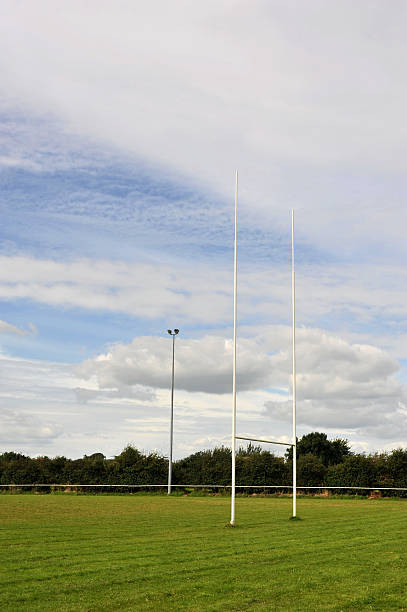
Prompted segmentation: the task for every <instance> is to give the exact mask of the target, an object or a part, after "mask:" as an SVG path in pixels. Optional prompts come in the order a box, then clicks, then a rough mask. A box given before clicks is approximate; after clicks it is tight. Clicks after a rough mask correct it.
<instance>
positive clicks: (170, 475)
mask: <svg viewBox="0 0 407 612" xmlns="http://www.w3.org/2000/svg"><path fill="white" fill-rule="evenodd" d="M168 333H169V334H170V336H172V370H171V418H170V453H169V456H168V491H167V493H168V495H170V494H171V481H172V446H173V437H174V366H175V336H176V335H177V334H178V333H179V329H174V331H172V330H171V329H169V330H168Z"/></svg>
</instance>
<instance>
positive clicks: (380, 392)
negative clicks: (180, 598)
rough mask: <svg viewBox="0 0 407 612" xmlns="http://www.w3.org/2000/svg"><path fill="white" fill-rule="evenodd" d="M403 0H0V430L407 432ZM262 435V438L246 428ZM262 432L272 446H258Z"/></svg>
mask: <svg viewBox="0 0 407 612" xmlns="http://www.w3.org/2000/svg"><path fill="white" fill-rule="evenodd" d="M406 19H407V6H406V4H405V2H403V1H401V0H394V1H393V2H392V3H391V6H389V4H388V2H385V0H361V1H360V2H358V3H354V2H351V1H350V0H341V2H338V1H336V0H330V1H329V2H326V0H309V1H308V2H306V3H304V2H302V1H299V0H267V1H261V0H251V1H250V2H248V1H237V0H217V1H216V2H213V1H211V0H208V1H207V2H205V3H201V4H197V3H191V2H186V1H183V0H175V1H174V2H172V3H171V4H169V3H168V2H164V1H161V0H157V1H154V0H153V1H151V2H149V3H144V2H133V1H131V2H130V1H127V0H117V1H115V2H114V3H113V2H110V1H109V2H108V1H105V0H97V1H96V0H90V1H89V2H86V3H84V2H81V1H78V0H72V1H71V2H69V3H68V2H67V3H55V2H51V1H48V0H37V2H35V3H32V2H28V1H25V0H20V1H18V2H16V1H15V0H14V1H8V0H3V2H2V3H1V6H0V64H1V66H0V68H1V75H2V78H1V81H0V139H1V143H0V144H1V146H0V207H1V223H0V379H1V386H0V411H1V412H0V415H1V422H2V424H1V427H0V452H4V451H9V450H12V451H18V452H23V453H25V454H28V455H30V456H37V455H48V456H57V455H65V456H67V457H72V458H76V457H81V456H83V455H85V454H88V455H89V454H91V453H94V452H102V453H104V454H105V455H106V456H107V457H111V456H114V455H117V454H119V453H120V452H121V450H122V449H123V448H124V447H125V446H126V445H127V444H134V445H135V446H136V447H137V448H139V449H140V450H142V451H144V452H152V451H157V452H159V453H161V454H163V455H165V456H166V455H167V454H168V449H169V422H170V421H169V418H170V387H171V338H170V337H169V335H168V333H167V329H174V328H175V327H177V328H179V329H180V333H179V335H178V336H177V338H176V342H175V395H174V457H175V458H180V457H184V456H187V455H189V454H191V453H194V452H198V451H200V450H203V449H206V448H214V447H216V446H220V445H230V443H231V426H232V355H233V344H232V337H233V236H234V227H233V220H234V182H235V170H236V169H238V170H239V212H238V243H239V251H238V343H237V385H238V398H237V420H238V433H239V434H240V435H242V436H249V437H250V436H252V437H267V438H271V439H275V440H278V441H282V442H291V440H292V426H291V401H292V392H291V378H290V372H291V303H290V300H291V287H290V278H291V276H290V275H291V260H290V257H291V227H290V214H291V209H294V211H295V250H296V338H297V433H298V436H302V435H304V434H306V433H309V432H311V431H323V432H325V433H327V434H328V436H329V438H331V439H333V438H336V437H341V438H346V439H347V440H348V441H349V442H350V444H351V447H352V450H353V451H355V452H383V451H389V450H390V449H393V448H397V447H407V267H406V263H407V247H406V240H405V232H406V230H405V228H406V226H407V212H406V210H407V209H406V205H405V199H406V195H407V178H406V173H405V159H406V158H407V124H406V122H405V108H406V107H407V81H406V79H405V74H406V64H407V60H406V58H407V40H406V37H405V24H406ZM265 448H266V447H265ZM269 450H272V451H273V452H276V453H277V454H278V453H283V452H284V448H283V447H277V448H275V447H272V448H270V447H269Z"/></svg>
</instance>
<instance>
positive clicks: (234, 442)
mask: <svg viewBox="0 0 407 612" xmlns="http://www.w3.org/2000/svg"><path fill="white" fill-rule="evenodd" d="M238 180H239V177H238V171H237V170H236V182H235V254H234V268H233V418H232V496H231V516H230V524H231V525H234V524H235V500H236V325H237V191H238Z"/></svg>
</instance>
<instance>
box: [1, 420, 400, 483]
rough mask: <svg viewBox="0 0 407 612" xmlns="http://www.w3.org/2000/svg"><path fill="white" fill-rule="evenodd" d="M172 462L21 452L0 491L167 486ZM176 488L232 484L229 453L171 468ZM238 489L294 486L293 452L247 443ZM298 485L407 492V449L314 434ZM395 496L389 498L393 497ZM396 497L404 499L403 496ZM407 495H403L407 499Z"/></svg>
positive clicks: (5, 467)
mask: <svg viewBox="0 0 407 612" xmlns="http://www.w3.org/2000/svg"><path fill="white" fill-rule="evenodd" d="M167 476H168V459H167V458H166V457H164V456H162V455H160V454H158V453H149V454H145V453H142V452H141V451H139V450H138V449H137V448H135V447H134V446H132V445H128V446H126V447H125V448H124V449H123V451H122V452H121V453H120V454H119V455H116V456H115V457H114V458H112V459H106V457H105V456H104V455H103V454H102V453H94V454H92V455H89V456H87V455H85V456H84V457H83V458H82V459H68V458H66V457H55V458H49V457H47V456H43V457H35V458H30V457H28V456H26V455H23V454H21V453H15V452H5V453H3V454H1V455H0V487H1V485H8V484H15V485H19V484H50V485H51V484H66V485H69V484H71V485H77V484H87V485H91V484H111V485H127V486H128V485H132V484H133V485H134V484H137V485H145V487H146V488H148V485H163V486H165V484H166V482H167ZM172 481H173V483H174V484H177V485H184V486H185V487H187V486H188V485H208V486H211V485H212V486H227V485H230V481H231V450H230V448H227V447H225V446H221V447H218V448H215V449H213V450H204V451H199V452H197V453H193V454H192V455H189V456H188V457H185V458H183V459H180V460H178V461H175V462H174V463H173V479H172ZM236 484H237V485H246V486H262V485H277V486H280V487H282V488H283V487H284V486H289V485H292V448H290V449H289V450H288V451H287V452H286V454H285V456H284V457H279V456H276V455H274V454H273V453H272V452H270V451H269V450H264V449H262V448H261V447H260V446H254V445H253V444H249V445H248V446H246V447H245V448H240V449H239V450H238V452H237V456H236ZM297 485H298V487H299V488H301V487H305V486H314V487H369V488H371V489H374V488H380V487H407V450H404V449H401V448H399V449H395V450H393V451H391V452H389V453H374V454H361V453H353V452H352V451H351V449H350V446H349V443H348V441H347V440H343V439H340V438H337V439H335V440H329V439H328V437H327V435H326V434H325V433H321V432H312V433H310V434H307V435H305V436H303V437H302V438H301V439H299V440H298V442H297ZM390 494H391V493H390ZM398 494H403V493H402V492H400V493H398ZM406 494H407V492H404V495H406Z"/></svg>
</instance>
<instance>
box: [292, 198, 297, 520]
mask: <svg viewBox="0 0 407 612" xmlns="http://www.w3.org/2000/svg"><path fill="white" fill-rule="evenodd" d="M291 306H292V342H293V346H292V361H293V364H292V365H293V374H292V377H293V379H292V390H293V443H292V449H293V517H296V516H297V380H296V379H297V374H296V363H295V268H294V210H291Z"/></svg>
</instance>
